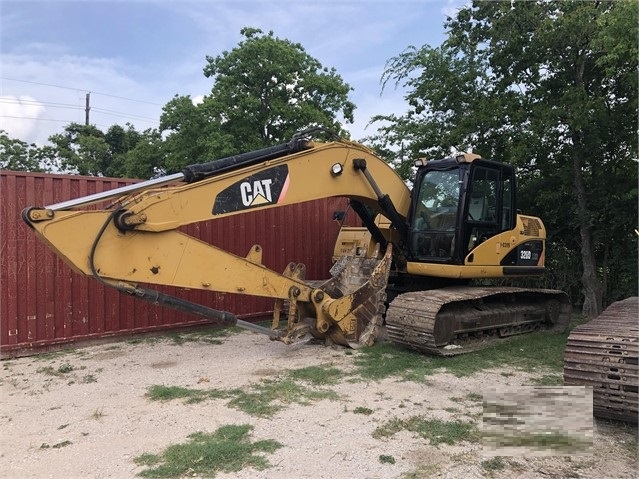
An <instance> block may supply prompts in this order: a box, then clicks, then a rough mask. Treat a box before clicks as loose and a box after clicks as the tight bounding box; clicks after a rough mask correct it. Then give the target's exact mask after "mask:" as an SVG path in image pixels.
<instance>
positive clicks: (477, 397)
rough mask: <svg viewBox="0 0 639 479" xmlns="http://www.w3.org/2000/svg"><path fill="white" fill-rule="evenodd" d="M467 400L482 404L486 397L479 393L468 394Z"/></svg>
mask: <svg viewBox="0 0 639 479" xmlns="http://www.w3.org/2000/svg"><path fill="white" fill-rule="evenodd" d="M466 399H468V400H469V401H472V402H482V401H483V400H484V396H482V395H481V394H478V393H468V394H466Z"/></svg>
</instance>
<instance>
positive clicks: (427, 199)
mask: <svg viewBox="0 0 639 479" xmlns="http://www.w3.org/2000/svg"><path fill="white" fill-rule="evenodd" d="M313 133H314V132H312V131H306V132H303V133H302V134H299V135H296V136H295V137H294V138H293V139H292V140H291V141H290V142H288V143H285V144H282V145H278V146H274V147H269V148H265V149H261V150H257V151H252V152H248V153H243V154H240V155H237V156H233V157H228V158H223V159H220V160H216V161H212V162H208V163H202V164H194V165H191V166H188V167H187V168H185V169H184V170H183V171H182V172H181V173H177V174H174V175H170V176H166V177H163V178H159V179H155V180H149V181H146V182H142V183H138V184H136V185H131V186H127V187H124V188H119V189H115V190H112V191H108V192H104V193H97V194H95V195H91V196H88V197H84V198H79V199H76V200H70V201H66V202H63V203H58V204H55V205H50V206H44V207H29V208H26V209H25V210H24V211H23V219H24V221H25V222H26V223H27V224H28V225H29V226H31V227H32V228H33V230H34V232H35V234H36V235H37V236H38V237H39V238H40V239H41V240H42V241H43V242H45V243H46V244H47V245H48V246H49V247H50V248H51V249H52V250H53V251H54V252H55V253H56V254H58V255H59V256H60V257H61V258H62V259H63V260H64V261H65V262H66V263H68V264H69V265H71V267H73V268H74V269H75V270H76V271H78V272H79V273H82V274H85V275H88V276H92V277H94V278H95V279H96V280H97V281H99V282H101V283H102V284H104V285H105V286H109V287H113V288H116V289H118V290H119V291H121V292H123V293H124V294H130V295H133V296H136V297H138V298H140V299H143V300H146V301H150V302H153V303H156V304H161V305H164V306H167V307H171V308H175V309H179V310H182V311H187V312H190V313H193V314H196V315H199V316H202V317H205V318H209V319H210V320H212V321H214V322H218V323H220V324H224V325H238V326H240V327H244V328H247V329H251V330H253V331H257V332H260V333H264V334H267V335H268V336H270V337H271V338H272V339H276V340H281V341H283V342H285V343H291V342H293V341H295V340H297V339H299V338H300V337H302V336H305V335H306V334H307V333H310V334H311V335H312V336H313V337H315V338H318V339H324V340H330V341H332V342H335V343H338V344H343V345H348V346H351V347H358V346H360V345H370V344H372V343H374V342H375V340H376V338H377V337H378V335H379V330H380V326H381V325H382V322H383V318H384V316H385V320H386V325H387V328H388V331H389V337H390V338H391V339H392V340H393V341H396V342H397V343H400V344H403V345H405V346H408V347H411V348H415V349H418V350H421V351H426V352H429V353H433V354H453V353H459V352H464V351H466V350H469V349H472V348H473V347H474V346H476V345H477V344H480V343H481V344H483V343H485V342H486V341H487V340H489V339H490V338H496V337H500V336H509V335H513V334H521V333H526V332H529V331H534V330H538V329H544V328H545V329H553V330H558V331H563V330H564V329H565V328H566V326H567V325H568V322H569V319H570V305H569V302H568V298H567V296H566V295H565V294H564V293H563V292H561V291H550V290H535V289H524V288H485V287H481V288H479V287H474V286H471V285H470V281H471V280H472V279H483V278H519V277H523V276H535V275H540V274H542V273H543V272H544V254H545V238H546V232H545V229H544V225H543V223H542V221H541V220H540V219H539V218H535V217H531V216H524V215H522V214H518V211H517V207H516V187H515V174H514V169H513V167H512V166H509V165H505V164H502V163H498V162H495V161H490V160H485V159H482V158H480V157H479V156H477V155H470V154H464V155H458V156H455V157H453V158H445V159H442V160H434V161H426V160H417V161H416V163H415V166H416V171H417V174H416V176H415V179H414V188H413V190H412V191H411V190H410V189H409V188H408V187H407V186H406V184H405V183H404V181H403V180H402V179H401V178H400V177H399V176H398V175H397V174H396V172H395V171H394V170H393V169H392V168H391V167H390V166H389V165H388V164H387V163H385V162H384V161H383V160H382V159H380V158H379V157H377V156H376V155H375V154H374V152H373V151H372V150H370V149H368V148H366V147H365V146H363V145H361V144H358V143H354V142H350V141H347V140H344V139H336V140H334V141H330V142H327V143H316V142H313V141H312V140H311V135H312V134H313ZM334 196H341V197H347V198H349V200H350V201H349V204H350V207H351V208H352V210H353V211H354V212H355V213H357V214H358V216H359V217H360V218H361V221H362V224H363V225H364V227H363V228H344V229H343V232H342V234H341V235H340V237H339V239H338V242H337V247H336V250H337V256H338V257H339V259H337V261H336V263H335V265H334V267H333V269H332V278H331V279H329V280H327V281H325V282H321V283H316V282H307V281H306V280H305V278H304V270H305V268H304V266H303V265H300V264H295V263H291V264H289V266H288V267H287V268H286V270H285V271H284V272H283V273H278V272H275V271H272V270H270V269H268V268H266V267H265V266H264V265H263V264H262V262H261V258H262V253H261V247H260V246H259V245H255V246H254V247H253V248H251V250H250V251H249V252H248V253H247V255H246V256H245V257H239V256H235V255H233V254H231V253H229V252H227V251H223V250H221V249H219V248H217V247H215V246H213V245H210V244H207V243H204V242H202V241H200V240H198V239H195V238H193V237H190V236H188V235H186V234H184V233H183V232H181V231H180V229H179V228H180V227H181V226H183V225H186V224H190V223H195V222H200V221H209V220H210V221H212V222H213V226H214V227H215V220H216V218H222V217H225V216H228V215H237V214H242V213H244V212H246V211H251V210H258V209H267V208H275V207H278V206H283V205H291V204H295V203H299V202H303V201H309V200H314V199H319V198H326V197H334ZM94 203H99V204H100V205H106V206H104V207H102V209H93V208H92V207H88V205H92V204H94ZM309 227H311V228H312V225H309ZM143 285H144V286H143ZM149 285H170V286H177V287H182V288H189V289H203V290H209V291H218V292H231V293H241V294H249V295H256V296H265V297H269V298H273V299H274V300H275V304H274V308H273V310H274V313H273V323H272V327H271V328H265V327H261V326H257V325H253V324H250V323H246V322H244V321H241V320H238V319H237V317H235V315H234V314H232V313H231V312H227V311H218V310H215V309H212V308H210V307H208V306H205V305H200V304H194V303H192V302H189V301H186V300H184V299H182V298H180V297H177V296H169V295H167V294H165V293H162V292H160V291H157V290H155V289H153V288H152V287H149ZM284 319H285V320H286V327H284V328H282V327H280V320H284Z"/></svg>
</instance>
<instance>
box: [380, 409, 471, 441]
mask: <svg viewBox="0 0 639 479" xmlns="http://www.w3.org/2000/svg"><path fill="white" fill-rule="evenodd" d="M403 430H406V431H410V432H413V433H416V434H418V435H419V436H421V437H423V438H424V439H428V440H429V441H430V444H431V445H433V446H437V445H439V444H441V443H445V444H455V443H456V442H460V441H468V442H479V440H480V438H481V434H480V432H479V429H477V426H476V425H475V423H474V422H470V421H460V420H455V421H442V420H440V419H425V418H424V417H421V416H413V417H411V418H409V419H391V420H390V421H388V422H386V423H385V424H384V425H382V426H380V427H378V428H377V429H375V431H373V437H374V438H376V439H379V438H382V437H391V436H393V435H395V434H396V433H398V432H399V431H403Z"/></svg>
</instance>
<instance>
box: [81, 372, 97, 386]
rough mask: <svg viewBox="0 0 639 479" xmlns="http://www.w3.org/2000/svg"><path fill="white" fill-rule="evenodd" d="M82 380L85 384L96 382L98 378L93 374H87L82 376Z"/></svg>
mask: <svg viewBox="0 0 639 479" xmlns="http://www.w3.org/2000/svg"><path fill="white" fill-rule="evenodd" d="M82 382H83V383H85V384H89V383H97V382H98V378H96V377H95V376H94V375H93V374H87V375H86V376H84V377H83V378H82Z"/></svg>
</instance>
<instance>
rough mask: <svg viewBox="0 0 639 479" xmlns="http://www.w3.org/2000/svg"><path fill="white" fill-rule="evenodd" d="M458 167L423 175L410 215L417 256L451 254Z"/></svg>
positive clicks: (453, 243) (414, 248) (440, 257)
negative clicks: (412, 212)
mask: <svg viewBox="0 0 639 479" xmlns="http://www.w3.org/2000/svg"><path fill="white" fill-rule="evenodd" d="M459 189H460V178H459V169H458V168H453V169H448V170H441V171H437V170H431V171H428V172H427V173H426V174H425V175H424V176H423V177H422V183H421V185H420V187H419V191H418V197H417V202H416V207H415V212H414V215H413V222H412V224H413V228H412V230H411V246H412V250H413V251H412V252H413V255H414V256H415V257H417V258H438V259H439V260H448V259H450V258H452V256H453V251H454V247H455V242H454V241H453V238H454V236H455V226H456V225H457V211H458V206H459V193H460V192H459Z"/></svg>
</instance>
